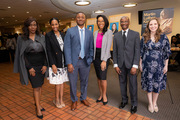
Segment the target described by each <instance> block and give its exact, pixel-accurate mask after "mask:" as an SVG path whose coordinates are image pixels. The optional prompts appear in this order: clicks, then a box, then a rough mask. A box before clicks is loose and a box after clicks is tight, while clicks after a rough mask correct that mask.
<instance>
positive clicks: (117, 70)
mask: <svg viewBox="0 0 180 120" xmlns="http://www.w3.org/2000/svg"><path fill="white" fill-rule="evenodd" d="M115 70H116V72H117V74H119V75H120V74H121V70H120V68H119V67H115Z"/></svg>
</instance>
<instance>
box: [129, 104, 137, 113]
mask: <svg viewBox="0 0 180 120" xmlns="http://www.w3.org/2000/svg"><path fill="white" fill-rule="evenodd" d="M130 111H131V113H132V114H134V113H136V112H137V106H131V110H130Z"/></svg>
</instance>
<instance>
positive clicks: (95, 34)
mask: <svg viewBox="0 0 180 120" xmlns="http://www.w3.org/2000/svg"><path fill="white" fill-rule="evenodd" d="M97 35H98V31H96V32H95V33H94V46H96V39H97Z"/></svg>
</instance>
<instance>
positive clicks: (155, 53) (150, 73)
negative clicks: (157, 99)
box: [141, 34, 171, 93]
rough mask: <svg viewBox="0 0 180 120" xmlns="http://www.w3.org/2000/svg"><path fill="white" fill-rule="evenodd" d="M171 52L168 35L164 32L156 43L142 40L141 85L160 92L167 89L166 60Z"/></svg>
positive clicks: (144, 88)
mask: <svg viewBox="0 0 180 120" xmlns="http://www.w3.org/2000/svg"><path fill="white" fill-rule="evenodd" d="M170 54H171V50H170V44H169V40H168V38H167V36H166V35H165V34H162V35H161V37H160V40H159V41H158V42H157V43H154V42H153V41H152V40H149V41H148V42H147V43H144V38H142V40H141V59H142V70H143V72H142V73H141V85H142V89H143V90H145V91H147V92H155V93H159V92H160V91H161V90H165V89H166V80H167V74H163V68H164V65H165V64H164V62H165V60H167V59H168V58H169V55H170Z"/></svg>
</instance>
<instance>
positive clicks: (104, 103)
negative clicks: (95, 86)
mask: <svg viewBox="0 0 180 120" xmlns="http://www.w3.org/2000/svg"><path fill="white" fill-rule="evenodd" d="M106 96H107V95H106ZM102 102H103V100H102ZM106 104H108V96H107V101H106V102H103V105H106Z"/></svg>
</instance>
